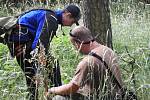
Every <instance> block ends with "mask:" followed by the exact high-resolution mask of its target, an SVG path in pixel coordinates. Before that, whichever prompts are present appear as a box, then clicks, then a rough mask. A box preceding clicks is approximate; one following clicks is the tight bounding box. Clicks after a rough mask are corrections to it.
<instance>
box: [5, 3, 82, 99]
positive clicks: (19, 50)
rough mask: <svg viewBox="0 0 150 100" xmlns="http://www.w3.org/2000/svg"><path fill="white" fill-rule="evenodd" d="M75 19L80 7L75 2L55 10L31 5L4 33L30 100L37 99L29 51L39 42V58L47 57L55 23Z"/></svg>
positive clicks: (33, 49)
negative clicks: (10, 29) (8, 31)
mask: <svg viewBox="0 0 150 100" xmlns="http://www.w3.org/2000/svg"><path fill="white" fill-rule="evenodd" d="M79 19H80V9H79V8H78V7H77V6H76V5H69V6H67V7H66V8H64V9H63V10H55V11H52V10H46V9H34V10H30V11H28V12H25V13H23V14H21V15H20V16H19V18H18V20H17V24H16V25H15V27H14V28H13V29H12V31H11V33H10V34H5V42H6V44H7V45H8V48H9V50H10V53H11V55H12V56H13V57H16V59H17V62H18V64H19V65H20V66H21V69H22V70H23V72H24V74H25V77H26V84H27V87H28V91H29V99H30V100H35V99H38V98H37V89H36V84H35V75H36V73H37V66H35V63H34V62H30V61H29V60H30V59H31V58H32V56H31V51H32V53H34V52H36V48H37V47H38V46H39V45H42V47H43V48H44V49H43V53H42V55H44V59H43V58H42V59H41V61H43V60H47V59H46V58H47V56H46V55H47V54H48V48H49V42H51V40H52V39H53V37H54V36H55V35H56V31H57V29H58V25H59V24H60V25H62V26H72V24H74V23H76V24H78V20H79ZM43 64H45V63H43ZM59 85H61V82H59V83H58V84H55V86H59Z"/></svg>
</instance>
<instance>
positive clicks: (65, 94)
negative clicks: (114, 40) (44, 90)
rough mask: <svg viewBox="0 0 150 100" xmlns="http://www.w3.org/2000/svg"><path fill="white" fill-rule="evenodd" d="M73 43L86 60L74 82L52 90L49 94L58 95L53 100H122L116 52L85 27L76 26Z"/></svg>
mask: <svg viewBox="0 0 150 100" xmlns="http://www.w3.org/2000/svg"><path fill="white" fill-rule="evenodd" d="M70 40H71V42H72V44H73V45H74V46H75V48H76V49H77V50H78V51H80V53H83V54H85V57H84V58H83V59H82V60H81V62H80V63H79V64H78V65H77V68H76V71H75V74H74V76H73V78H72V80H71V81H70V82H69V83H68V84H65V85H62V86H58V87H52V88H50V89H49V92H48V95H49V94H56V96H55V97H54V98H53V100H120V99H121V92H120V91H121V87H122V85H123V83H122V80H121V74H120V70H119V65H118V60H117V56H116V54H115V53H114V51H112V50H111V49H110V48H108V47H106V46H104V45H101V44H99V43H98V42H96V41H95V40H94V38H93V37H92V35H91V32H90V30H89V29H87V28H86V27H84V26H78V27H75V28H74V29H73V30H72V31H71V32H70Z"/></svg>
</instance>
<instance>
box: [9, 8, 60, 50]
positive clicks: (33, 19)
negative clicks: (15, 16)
mask: <svg viewBox="0 0 150 100" xmlns="http://www.w3.org/2000/svg"><path fill="white" fill-rule="evenodd" d="M62 12H63V11H62V10H56V11H55V12H53V11H51V10H44V9H36V10H31V11H29V12H27V13H25V14H23V15H22V16H21V17H20V18H19V20H18V24H19V25H21V26H23V27H26V28H27V31H26V32H22V31H20V32H19V35H18V34H12V35H11V38H10V40H11V41H14V42H18V41H20V42H28V41H33V43H32V49H35V48H36V46H37V43H38V41H39V39H40V42H41V43H42V44H43V45H44V47H45V48H47V49H48V44H49V42H50V41H51V40H52V38H53V37H54V35H55V34H56V31H57V28H58V24H62V23H61V22H62Z"/></svg>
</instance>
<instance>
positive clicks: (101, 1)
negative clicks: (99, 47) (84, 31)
mask: <svg viewBox="0 0 150 100" xmlns="http://www.w3.org/2000/svg"><path fill="white" fill-rule="evenodd" d="M82 11H83V12H82V13H83V23H84V25H85V26H86V27H87V28H89V29H90V30H91V32H92V35H93V36H94V37H95V38H96V41H97V42H99V43H101V44H103V45H106V46H108V47H110V48H112V49H113V46H112V30H111V20H110V9H109V0H83V2H82Z"/></svg>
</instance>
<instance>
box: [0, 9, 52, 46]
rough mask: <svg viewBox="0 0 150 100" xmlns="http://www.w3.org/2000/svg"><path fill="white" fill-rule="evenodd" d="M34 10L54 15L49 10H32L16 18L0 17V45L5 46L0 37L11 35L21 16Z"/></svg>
mask: <svg viewBox="0 0 150 100" xmlns="http://www.w3.org/2000/svg"><path fill="white" fill-rule="evenodd" d="M34 10H45V11H50V12H52V13H54V12H53V11H52V10H50V9H45V8H40V9H32V10H28V11H25V12H23V13H21V14H19V15H17V16H9V17H0V43H3V44H5V43H4V38H3V37H1V35H3V34H11V32H12V29H13V28H15V27H16V25H17V22H18V19H19V17H21V16H23V15H24V14H26V13H28V12H30V11H34Z"/></svg>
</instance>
